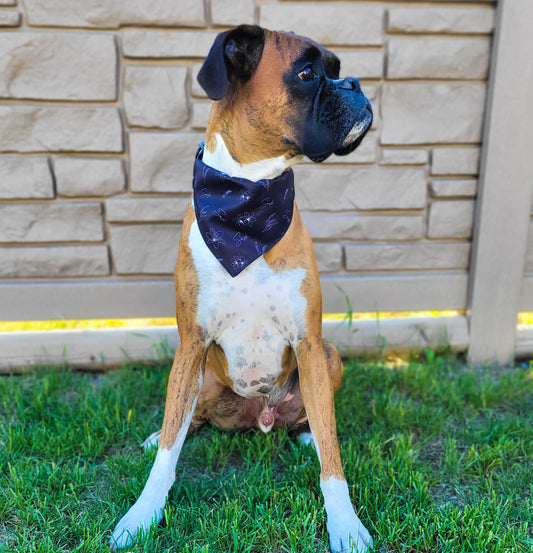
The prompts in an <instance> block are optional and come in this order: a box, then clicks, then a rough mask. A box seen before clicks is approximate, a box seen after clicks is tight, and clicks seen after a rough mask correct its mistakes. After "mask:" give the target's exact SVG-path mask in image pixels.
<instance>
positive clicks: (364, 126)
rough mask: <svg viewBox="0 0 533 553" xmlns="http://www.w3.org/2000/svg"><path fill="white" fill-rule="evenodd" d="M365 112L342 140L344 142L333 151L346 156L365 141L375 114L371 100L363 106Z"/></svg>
mask: <svg viewBox="0 0 533 553" xmlns="http://www.w3.org/2000/svg"><path fill="white" fill-rule="evenodd" d="M362 111H363V113H362V114H361V116H360V117H358V120H357V121H356V123H355V124H354V126H353V127H352V128H351V130H350V132H349V133H348V135H347V136H346V138H345V139H344V140H343V141H342V144H341V145H340V146H339V148H337V149H336V150H334V151H333V153H334V154H335V155H337V156H345V155H348V154H350V153H352V152H353V151H354V150H355V149H356V148H357V147H358V146H359V144H361V142H362V141H363V138H364V137H365V135H366V133H367V132H368V131H369V129H370V127H371V126H372V120H373V114H372V108H371V106H370V102H368V103H367V104H366V106H365V107H364V108H363V110H362Z"/></svg>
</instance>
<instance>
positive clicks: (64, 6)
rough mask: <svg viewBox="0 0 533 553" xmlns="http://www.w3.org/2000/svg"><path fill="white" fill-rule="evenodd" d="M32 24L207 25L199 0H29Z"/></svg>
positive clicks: (86, 25) (111, 25)
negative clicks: (177, 0)
mask: <svg viewBox="0 0 533 553" xmlns="http://www.w3.org/2000/svg"><path fill="white" fill-rule="evenodd" d="M24 5H25V7H26V12H27V15H28V21H29V22H30V24H32V25H39V26H49V25H51V26H54V27H57V26H59V27H99V28H111V29H115V28H118V27H120V26H122V25H162V26H165V27H167V26H177V25H183V26H187V27H204V26H205V24H206V19H205V13H204V3H203V2H198V0H180V1H179V2H176V0H155V1H153V2H146V1H145V0H128V1H127V2H124V1H123V0H107V1H106V2H102V1H101V0H77V1H76V2H72V0H26V2H25V3H24Z"/></svg>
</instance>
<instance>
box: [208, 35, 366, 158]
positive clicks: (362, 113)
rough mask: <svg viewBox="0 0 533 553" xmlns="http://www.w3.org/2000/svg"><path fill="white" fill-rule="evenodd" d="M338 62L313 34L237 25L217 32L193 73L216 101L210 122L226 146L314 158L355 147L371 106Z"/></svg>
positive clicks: (258, 152)
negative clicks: (343, 75)
mask: <svg viewBox="0 0 533 553" xmlns="http://www.w3.org/2000/svg"><path fill="white" fill-rule="evenodd" d="M339 71H340V61H339V59H338V58H337V56H335V55H334V54H333V53H332V52H330V51H329V50H327V49H326V48H324V47H323V46H321V45H320V44H318V43H316V42H314V41H313V40H311V39H309V38H305V37H301V36H297V35H294V34H293V33H285V32H274V31H268V30H266V29H263V28H261V27H258V26H255V25H241V26H239V27H237V28H235V29H233V30H231V31H226V32H224V33H221V34H219V35H218V36H217V38H216V39H215V42H214V44H213V46H212V48H211V50H210V52H209V55H208V56H207V59H206V60H205V63H204V65H203V66H202V68H201V69H200V72H199V74H198V82H199V83H200V85H201V86H202V87H203V89H204V90H205V91H206V93H207V94H208V96H209V97H210V98H211V99H212V100H217V101H218V102H217V103H218V104H219V105H218V106H217V109H215V110H214V112H213V113H214V114H213V113H212V117H211V120H210V128H208V135H209V132H210V130H211V132H220V133H221V134H222V136H223V138H224V140H225V141H226V142H228V141H229V144H228V147H229V148H230V151H231V146H232V144H231V143H232V141H239V140H241V141H242V144H244V145H246V146H247V147H248V148H251V149H255V150H257V156H256V157H259V158H261V156H263V158H266V157H273V156H277V155H280V154H284V155H286V156H287V157H292V156H295V155H301V154H304V155H306V156H307V157H309V158H310V159H311V160H313V161H316V162H320V161H323V160H324V159H326V158H327V157H329V156H330V155H331V154H337V155H346V154H349V153H350V152H352V151H353V150H355V148H357V146H358V145H359V144H360V143H361V141H362V139H363V137H364V135H365V134H366V133H367V131H368V129H369V128H370V126H371V124H372V108H371V105H370V102H369V101H368V99H367V98H366V97H365V95H364V94H363V92H362V91H361V87H360V86H359V82H358V80H357V79H355V78H353V77H348V78H339Z"/></svg>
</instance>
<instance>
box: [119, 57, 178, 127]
mask: <svg viewBox="0 0 533 553" xmlns="http://www.w3.org/2000/svg"><path fill="white" fill-rule="evenodd" d="M186 81H187V68H186V67H185V66H174V67H173V66H169V65H165V66H160V67H156V66H153V65H149V66H148V65H147V66H141V65H129V66H126V71H125V73H124V109H125V112H126V119H127V121H128V124H129V125H130V126H134V127H135V126H136V127H157V128H162V129H177V128H180V127H183V126H184V125H185V124H186V123H187V119H188V117H189V109H188V106H187V92H186V88H185V86H186Z"/></svg>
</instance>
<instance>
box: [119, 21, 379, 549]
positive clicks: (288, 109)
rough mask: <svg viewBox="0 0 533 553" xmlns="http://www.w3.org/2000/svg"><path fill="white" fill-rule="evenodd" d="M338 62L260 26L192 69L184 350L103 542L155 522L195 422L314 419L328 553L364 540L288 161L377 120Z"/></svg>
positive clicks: (319, 155) (315, 279) (355, 138)
mask: <svg viewBox="0 0 533 553" xmlns="http://www.w3.org/2000/svg"><path fill="white" fill-rule="evenodd" d="M339 71H340V61H339V59H338V58H337V57H336V56H335V55H334V54H333V53H331V52H329V51H328V50H327V49H325V48H324V47H322V46H321V45H319V44H318V43H316V42H314V41H313V40H310V39H308V38H305V37H301V36H298V35H295V34H294V33H287V32H274V31H270V30H266V29H263V28H261V27H259V26H255V25H241V26H239V27H237V28H235V29H233V30H231V31H226V32H223V33H220V34H219V35H218V36H217V37H216V39H215V41H214V44H213V46H212V48H211V50H210V52H209V54H208V56H207V58H206V60H205V62H204V64H203V66H202V67H201V69H200V72H199V74H198V82H199V83H200V85H201V86H202V87H203V89H204V90H205V91H206V93H207V95H208V96H209V97H210V98H211V99H212V100H214V102H213V105H212V108H211V112H210V117H209V122H208V126H207V132H206V141H205V145H202V146H201V147H200V148H199V151H198V154H197V156H196V160H195V165H194V177H193V190H194V194H193V200H192V202H191V203H190V204H189V206H188V208H187V210H186V213H185V217H184V222H183V229H182V233H181V239H180V243H179V249H178V259H177V263H176V269H175V288H176V311H177V323H178V330H179V336H180V345H179V347H178V348H177V351H176V355H175V358H174V362H173V365H172V370H171V373H170V376H169V381H168V388H167V398H166V405H165V413H164V420H163V426H162V429H161V431H160V433H158V434H156V435H153V436H152V437H151V439H150V441H151V442H152V443H156V442H157V441H158V451H157V455H156V458H155V461H154V464H153V467H152V469H151V472H150V475H149V477H148V480H147V482H146V485H145V487H144V489H143V491H142V493H141V495H140V497H139V498H138V500H137V502H136V503H135V504H134V505H133V506H132V507H131V508H130V510H129V511H128V512H127V514H126V515H125V516H124V517H123V518H122V519H121V520H120V522H119V523H118V525H117V526H116V528H115V530H114V532H113V536H112V538H111V540H110V546H111V547H112V548H113V549H117V548H124V547H127V546H129V545H130V544H131V543H132V542H133V541H134V540H136V539H137V537H138V536H139V534H140V533H142V532H146V531H147V530H148V529H149V527H150V526H151V524H153V523H158V522H159V521H160V520H161V518H162V515H163V509H164V506H165V502H166V497H167V494H168V491H169V489H170V487H171V486H172V484H173V483H174V480H175V469H176V463H177V461H178V457H179V454H180V451H181V448H182V445H183V443H184V440H185V437H186V436H187V434H188V433H189V432H190V431H191V430H192V429H195V428H197V427H199V426H201V425H202V424H203V423H204V422H206V421H210V422H212V423H214V424H216V425H218V426H219V427H221V428H223V429H228V430H235V429H243V428H250V427H257V428H260V429H261V430H262V431H264V432H268V431H269V430H271V429H272V428H278V427H280V426H288V427H290V428H293V429H298V430H303V429H305V428H306V427H307V429H309V427H310V434H307V437H308V438H310V440H311V441H312V442H313V444H314V446H315V448H316V451H317V454H318V457H319V460H320V465H321V473H320V488H321V491H322V494H323V498H324V505H325V509H326V515H327V530H328V533H329V540H330V548H331V551H333V552H340V551H346V550H348V551H351V552H357V553H363V552H365V551H367V550H368V548H369V547H371V543H372V540H371V537H370V534H369V533H368V531H367V530H366V528H365V527H364V526H363V524H362V523H361V521H360V520H359V518H358V517H357V515H356V513H355V510H354V508H353V506H352V503H351V501H350V497H349V493H348V486H347V483H346V480H345V477H344V473H343V469H342V464H341V458H340V454H339V446H338V442H337V437H336V426H335V409H334V393H335V392H336V390H337V389H338V387H339V385H340V381H341V376H342V371H343V365H342V361H341V358H340V356H339V354H338V352H337V350H336V349H335V348H334V346H332V345H331V344H329V343H328V342H326V341H325V340H323V339H322V305H321V303H322V297H321V290H320V280H319V273H318V269H317V264H316V260H315V257H314V254H313V246H312V242H311V239H310V236H309V233H308V231H307V229H306V228H305V226H304V224H303V222H302V219H301V216H300V214H299V212H298V209H297V207H296V206H295V204H294V184H293V173H292V169H291V167H292V166H293V165H294V164H296V163H298V162H300V161H301V160H302V159H303V158H304V156H307V158H309V159H311V160H312V161H314V162H321V161H323V160H325V159H326V158H327V157H329V156H330V155H332V154H336V155H346V154H348V153H350V152H352V151H353V150H354V149H355V148H356V147H357V146H358V145H359V144H360V142H361V140H362V139H363V137H364V136H365V134H366V132H367V131H368V129H369V128H370V126H371V124H372V108H371V105H370V102H369V101H368V100H367V98H366V97H365V96H364V94H363V93H362V91H361V88H360V85H359V82H358V81H357V79H355V78H351V77H348V78H339ZM306 425H308V426H306Z"/></svg>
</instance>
